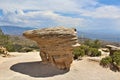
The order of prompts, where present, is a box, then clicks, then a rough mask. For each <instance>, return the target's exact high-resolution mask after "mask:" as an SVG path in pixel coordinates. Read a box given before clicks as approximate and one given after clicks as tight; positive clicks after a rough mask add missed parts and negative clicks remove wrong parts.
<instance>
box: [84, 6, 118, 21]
mask: <svg viewBox="0 0 120 80" xmlns="http://www.w3.org/2000/svg"><path fill="white" fill-rule="evenodd" d="M119 14H120V7H116V6H101V7H98V8H96V9H94V10H93V11H84V12H83V13H82V15H83V16H89V17H92V18H108V19H117V18H120V15H119Z"/></svg>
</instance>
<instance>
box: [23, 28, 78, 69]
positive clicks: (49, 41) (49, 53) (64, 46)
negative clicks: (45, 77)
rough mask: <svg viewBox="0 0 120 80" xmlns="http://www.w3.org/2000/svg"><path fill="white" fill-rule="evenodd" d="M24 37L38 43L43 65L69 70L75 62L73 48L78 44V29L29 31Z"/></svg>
mask: <svg viewBox="0 0 120 80" xmlns="http://www.w3.org/2000/svg"><path fill="white" fill-rule="evenodd" d="M23 35H24V36H25V37H26V38H28V39H31V40H34V41H36V42H37V43H38V45H39V47H40V56H41V59H42V62H43V63H48V62H50V63H52V64H53V65H55V66H57V67H58V68H59V69H69V68H70V64H71V63H72V61H73V55H72V52H73V48H74V47H76V46H80V45H79V44H78V40H77V36H76V29H73V28H65V27H53V28H43V29H39V30H29V31H26V32H24V33H23Z"/></svg>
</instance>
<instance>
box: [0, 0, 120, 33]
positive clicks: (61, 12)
mask: <svg viewBox="0 0 120 80" xmlns="http://www.w3.org/2000/svg"><path fill="white" fill-rule="evenodd" d="M119 14H120V2H119V0H110V1H109V0H60V1H56V0H52V1H51V0H25V1H21V0H17V1H16V0H1V1H0V26H6V25H9V26H21V27H34V28H44V27H50V26H68V27H75V28H77V29H78V30H84V31H87V30H90V31H96V30H97V31H103V32H104V31H105V32H110V31H111V32H114V33H116V32H120V15H119Z"/></svg>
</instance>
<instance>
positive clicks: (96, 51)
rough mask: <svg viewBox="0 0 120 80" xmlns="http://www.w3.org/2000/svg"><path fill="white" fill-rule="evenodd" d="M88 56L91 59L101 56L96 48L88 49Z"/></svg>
mask: <svg viewBox="0 0 120 80" xmlns="http://www.w3.org/2000/svg"><path fill="white" fill-rule="evenodd" d="M88 55H89V56H91V57H95V56H101V52H100V51H98V49H96V48H90V50H89V53H88Z"/></svg>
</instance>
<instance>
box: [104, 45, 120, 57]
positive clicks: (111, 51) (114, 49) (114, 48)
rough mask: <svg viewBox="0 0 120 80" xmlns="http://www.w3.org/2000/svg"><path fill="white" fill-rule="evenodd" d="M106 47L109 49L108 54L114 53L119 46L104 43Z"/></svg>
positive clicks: (119, 48)
mask: <svg viewBox="0 0 120 80" xmlns="http://www.w3.org/2000/svg"><path fill="white" fill-rule="evenodd" d="M106 48H108V49H109V51H110V56H112V55H113V54H114V52H115V51H119V50H120V47H117V46H114V45H106Z"/></svg>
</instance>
